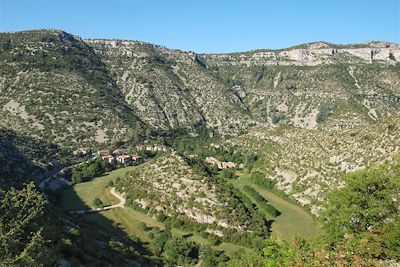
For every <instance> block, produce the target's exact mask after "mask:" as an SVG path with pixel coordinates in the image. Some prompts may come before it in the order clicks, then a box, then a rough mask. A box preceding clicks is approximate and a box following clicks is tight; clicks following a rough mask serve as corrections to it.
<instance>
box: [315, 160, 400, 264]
mask: <svg viewBox="0 0 400 267" xmlns="http://www.w3.org/2000/svg"><path fill="white" fill-rule="evenodd" d="M345 183H346V186H345V187H343V188H340V189H337V190H334V191H333V192H332V193H331V194H330V195H329V197H328V199H327V201H326V204H325V210H324V211H323V212H322V214H321V215H322V219H323V222H324V224H325V229H326V235H325V239H326V242H327V245H328V246H331V247H334V246H337V244H339V243H340V242H345V243H346V242H347V243H349V245H351V246H355V247H356V249H355V250H356V251H357V253H359V254H362V255H363V256H365V257H370V258H395V259H400V246H399V244H400V242H399V241H398V240H400V226H398V225H399V224H398V222H399V221H400V210H399V207H400V198H399V194H400V160H397V162H396V163H395V164H393V165H391V166H390V165H382V166H376V167H373V168H371V169H368V170H364V171H361V172H357V173H352V174H349V175H347V176H346V177H345ZM349 247H350V246H349Z"/></svg>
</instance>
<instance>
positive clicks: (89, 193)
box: [61, 166, 251, 256]
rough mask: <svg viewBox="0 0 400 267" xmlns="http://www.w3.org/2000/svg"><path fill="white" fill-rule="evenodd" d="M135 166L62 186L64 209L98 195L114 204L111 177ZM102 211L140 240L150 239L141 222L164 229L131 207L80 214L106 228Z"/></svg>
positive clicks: (229, 249) (231, 250)
mask: <svg viewBox="0 0 400 267" xmlns="http://www.w3.org/2000/svg"><path fill="white" fill-rule="evenodd" d="M133 168H136V167H135V166H132V167H126V168H121V169H117V170H114V171H111V172H109V173H107V174H106V175H104V176H102V177H98V178H95V179H93V180H91V181H89V182H86V183H80V184H76V185H74V186H73V187H70V188H67V189H65V191H64V193H63V196H62V198H61V204H62V206H63V207H64V208H65V209H67V210H80V209H86V208H88V207H90V206H91V204H92V202H93V200H94V199H95V198H96V197H99V198H100V199H101V200H102V201H103V203H105V204H115V203H117V202H118V200H117V199H115V197H114V196H113V195H111V193H110V189H109V188H106V187H107V185H108V183H109V182H110V181H114V180H115V179H116V178H117V177H122V176H124V175H125V174H126V172H128V171H130V170H132V169H133ZM99 215H101V216H102V217H103V218H106V219H108V220H109V221H112V222H113V223H114V224H116V225H118V228H120V229H121V230H122V231H123V232H124V233H125V234H126V235H127V236H131V235H133V236H136V237H138V238H139V239H140V240H141V241H142V242H150V241H151V240H150V238H149V236H148V233H147V232H146V230H145V229H143V223H144V224H145V225H146V227H158V228H160V229H164V228H165V227H164V224H163V223H162V222H159V221H157V220H156V219H154V218H153V217H150V216H147V215H146V214H145V213H143V212H140V211H136V210H134V209H132V208H130V207H124V208H116V209H111V210H108V211H102V212H99V213H96V214H88V215H85V216H84V217H82V218H85V219H86V220H88V221H90V222H92V223H94V224H96V223H100V224H105V225H103V228H105V229H106V228H107V227H108V226H107V225H108V221H107V220H103V219H100V218H101V216H99ZM171 233H172V234H173V235H174V236H179V237H182V236H189V237H188V238H187V239H188V240H190V241H193V242H195V243H197V244H202V245H204V244H209V242H208V240H207V239H205V238H203V237H202V236H201V235H200V234H198V233H195V232H194V233H191V232H188V231H183V230H181V229H177V228H172V229H171ZM214 248H215V249H218V250H221V251H224V252H225V253H226V254H227V255H228V256H230V255H233V254H236V253H242V252H245V253H247V252H249V251H251V250H250V249H249V248H245V247H242V246H238V245H234V244H230V243H221V244H219V245H218V246H214Z"/></svg>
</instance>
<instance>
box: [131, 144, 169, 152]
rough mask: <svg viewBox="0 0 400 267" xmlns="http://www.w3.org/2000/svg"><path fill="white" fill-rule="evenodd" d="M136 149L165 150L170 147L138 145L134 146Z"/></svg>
mask: <svg viewBox="0 0 400 267" xmlns="http://www.w3.org/2000/svg"><path fill="white" fill-rule="evenodd" d="M135 148H136V151H150V152H167V151H171V152H172V149H171V148H169V147H167V146H164V145H138V146H136V147H135Z"/></svg>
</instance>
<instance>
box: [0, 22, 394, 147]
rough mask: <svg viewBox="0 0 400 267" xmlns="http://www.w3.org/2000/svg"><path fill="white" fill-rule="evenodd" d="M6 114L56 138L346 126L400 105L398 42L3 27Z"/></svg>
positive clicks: (0, 88) (1, 100)
mask: <svg viewBox="0 0 400 267" xmlns="http://www.w3.org/2000/svg"><path fill="white" fill-rule="evenodd" d="M0 48H1V50H0V51H1V54H0V62H1V66H2V68H1V73H2V75H1V76H0V115H1V118H0V123H1V125H2V126H4V127H8V128H14V129H16V130H17V131H19V132H23V133H24V134H28V135H30V136H35V137H39V138H45V139H47V140H51V141H53V142H55V143H57V144H63V145H67V146H68V145H78V144H79V146H81V145H84V144H103V143H107V142H113V141H117V140H121V139H130V138H132V137H134V136H137V135H138V134H141V133H142V132H143V130H144V129H146V128H150V129H155V130H171V129H182V128H183V129H189V130H190V129H194V128H195V127H196V126H198V125H204V126H206V127H209V128H212V129H214V130H216V131H218V132H220V133H222V134H229V135H235V134H239V133H243V132H244V131H247V130H249V129H250V128H251V127H254V126H264V127H267V128H273V127H276V126H278V125H291V126H294V127H298V128H307V129H319V128H327V129H331V130H339V129H343V128H348V127H350V128H351V127H355V126H357V125H369V124H370V123H375V122H379V121H384V120H385V119H386V118H388V117H393V116H397V115H398V114H399V103H400V102H399V99H400V82H399V81H400V78H399V77H400V75H399V67H398V64H399V63H398V60H399V58H400V54H399V53H400V52H399V51H400V49H399V45H395V44H389V43H379V42H374V43H368V44H361V45H350V46H339V45H333V44H328V43H323V42H319V43H312V44H306V45H301V46H297V47H292V48H288V49H284V50H276V51H275V50H271V51H266V50H259V51H254V52H246V53H236V54H224V55H197V54H195V53H193V52H183V51H179V50H171V49H167V48H165V47H161V46H157V45H152V44H147V43H143V42H135V41H120V40H82V39H80V38H79V37H76V36H72V35H70V34H67V33H65V32H62V31H41V30H38V31H28V32H19V33H3V34H1V35H0Z"/></svg>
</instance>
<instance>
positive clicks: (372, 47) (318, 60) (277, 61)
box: [203, 42, 400, 66]
mask: <svg viewBox="0 0 400 267" xmlns="http://www.w3.org/2000/svg"><path fill="white" fill-rule="evenodd" d="M203 56H204V57H205V58H207V59H208V62H209V63H210V64H213V65H220V66H226V65H247V66H262V65H266V66H275V65H281V66H290V65H292V66H293V65H294V66H315V65H321V64H338V63H348V64H353V63H364V64H372V63H381V64H389V65H396V64H398V63H399V60H400V46H399V45H397V44H391V43H382V42H372V43H368V44H363V45H349V46H338V45H333V44H328V43H321V42H320V43H311V44H307V45H302V46H299V47H293V48H289V49H285V50H276V51H262V50H261V51H255V52H247V53H238V54H220V55H203Z"/></svg>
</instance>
